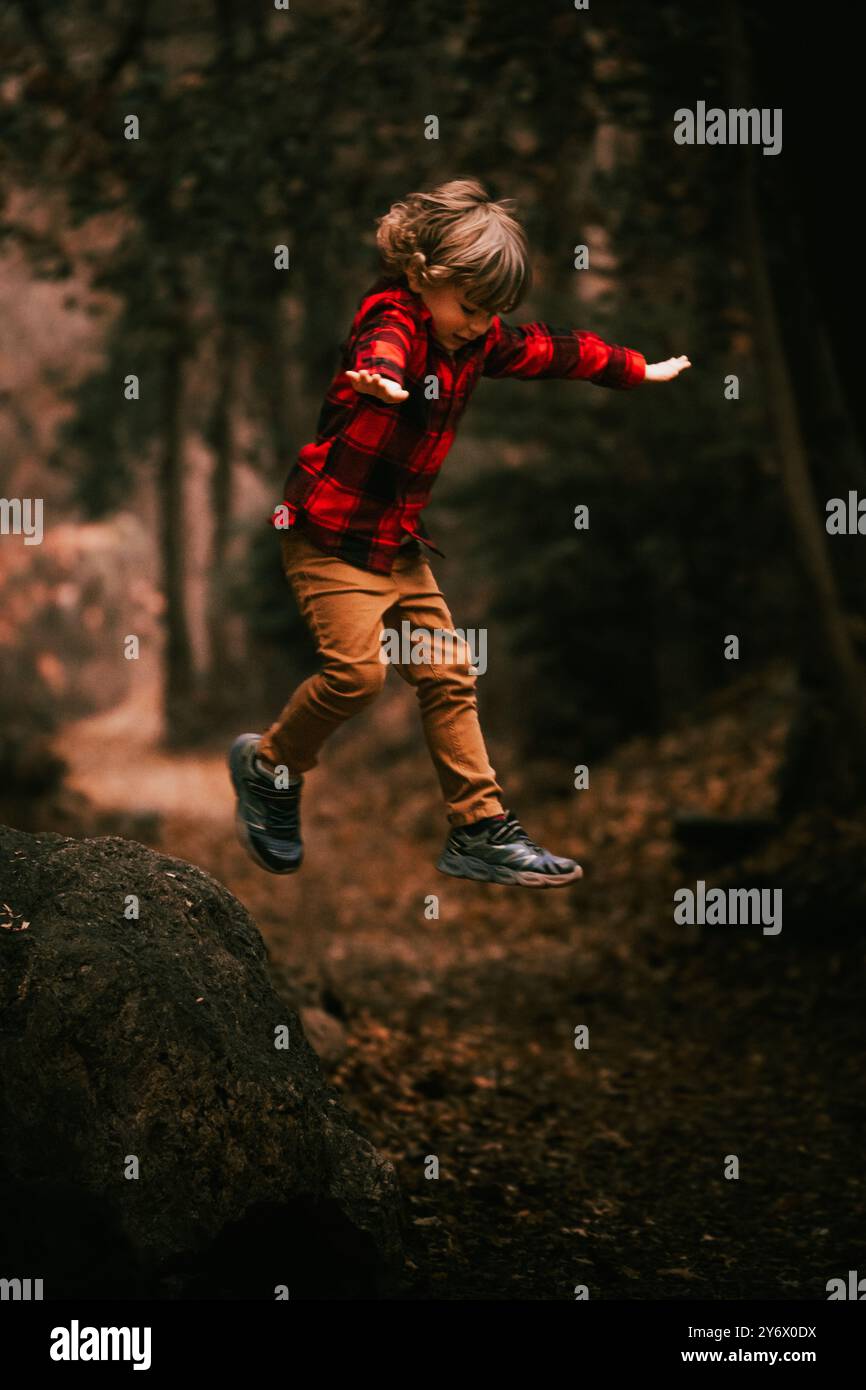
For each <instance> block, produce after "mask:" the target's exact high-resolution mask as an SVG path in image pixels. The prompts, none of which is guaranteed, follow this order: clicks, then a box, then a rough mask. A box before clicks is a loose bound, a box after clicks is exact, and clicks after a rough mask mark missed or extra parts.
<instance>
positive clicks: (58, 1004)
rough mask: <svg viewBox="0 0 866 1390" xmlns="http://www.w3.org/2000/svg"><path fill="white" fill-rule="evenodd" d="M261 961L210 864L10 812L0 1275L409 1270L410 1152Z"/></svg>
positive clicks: (283, 1280)
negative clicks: (405, 1167) (19, 824)
mask: <svg viewBox="0 0 866 1390" xmlns="http://www.w3.org/2000/svg"><path fill="white" fill-rule="evenodd" d="M129 895H134V896H135V897H136V898H137V899H138V904H139V917H138V919H137V920H136V919H134V918H128V917H126V916H125V915H124V913H125V909H126V907H127V902H128V898H129ZM266 965H267V955H266V951H265V946H264V943H263V941H262V938H261V936H260V935H259V933H258V931H257V930H256V927H255V924H254V923H253V921H252V919H251V918H250V917H249V915H248V913H247V912H246V911H245V909H244V908H243V907H242V906H241V904H240V903H239V902H238V901H237V900H236V899H235V898H233V897H232V896H231V894H230V893H228V892H227V891H226V890H225V889H224V888H223V887H221V886H220V884H218V883H217V882H215V880H214V879H212V878H211V877H210V876H209V875H208V874H206V873H204V872H203V871H202V870H201V869H198V868H196V867H194V866H193V865H191V864H187V863H184V862H183V861H182V860H179V859H170V858H167V857H166V856H164V855H159V854H155V853H153V852H152V851H151V850H148V849H145V848H144V847H143V846H142V845H140V844H137V843H135V842H134V841H129V840H122V839H118V838H116V837H107V838H104V839H93V840H75V839H70V838H67V837H65V836H60V835H38V836H31V835H27V834H24V833H23V832H21V831H16V830H10V829H7V828H5V827H2V826H0V1193H2V1206H0V1277H5V1278H15V1277H20V1278H28V1277H29V1278H42V1279H44V1281H45V1285H44V1287H45V1297H46V1298H52V1297H71V1296H76V1295H77V1296H84V1297H103V1296H111V1297H124V1296H126V1297H134V1296H138V1297H142V1296H150V1297H158V1298H159V1297H169V1298H170V1297H205V1298H207V1297H215V1298H219V1297H225V1298H261V1299H273V1298H274V1297H275V1293H274V1290H275V1288H276V1287H277V1286H280V1285H286V1286H287V1287H288V1292H289V1297H291V1298H298V1297H301V1298H303V1297H319V1298H329V1297H336V1298H352V1297H366V1298H369V1297H371V1296H372V1297H375V1296H387V1295H388V1294H389V1293H392V1292H394V1291H395V1290H396V1289H397V1288H398V1287H399V1274H400V1268H401V1230H402V1223H403V1214H402V1204H401V1201H400V1196H399V1192H398V1188H397V1182H396V1176H395V1173H394V1169H393V1167H392V1165H391V1164H390V1163H389V1162H387V1161H386V1160H385V1159H383V1158H382V1157H381V1156H380V1155H379V1154H377V1152H376V1150H375V1149H374V1147H373V1145H372V1143H371V1142H370V1140H369V1138H368V1136H367V1135H366V1133H365V1132H364V1130H363V1128H362V1127H361V1125H360V1124H359V1122H358V1121H357V1120H355V1119H354V1118H353V1117H352V1116H351V1115H349V1114H348V1113H347V1112H346V1110H345V1109H344V1107H343V1106H342V1104H341V1102H340V1098H339V1096H338V1095H337V1093H336V1092H335V1091H334V1090H333V1088H332V1087H330V1086H329V1085H328V1084H327V1082H326V1080H325V1078H324V1077H323V1075H322V1072H321V1069H320V1065H319V1060H318V1058H317V1056H316V1054H315V1052H314V1051H313V1049H312V1048H311V1046H310V1045H309V1043H308V1042H307V1040H306V1038H305V1037H304V1033H303V1030H302V1029H301V1027H300V1025H299V1022H298V1018H297V1015H296V1014H295V1013H294V1012H293V1011H292V1009H291V1008H290V1007H289V1005H288V1004H287V1002H286V1001H285V999H284V998H281V997H280V995H279V994H277V993H276V992H275V991H274V989H273V987H272V984H271V981H270V979H269V977H268V972H267V969H266ZM283 1027H285V1028H287V1029H288V1037H289V1046H288V1049H287V1050H281V1049H280V1048H278V1047H277V1046H275V1038H276V1037H277V1031H276V1030H279V1029H281V1028H283ZM136 1161H137V1166H138V1174H139V1175H138V1177H131V1176H128V1174H129V1173H131V1172H133V1171H134V1169H135V1163H136Z"/></svg>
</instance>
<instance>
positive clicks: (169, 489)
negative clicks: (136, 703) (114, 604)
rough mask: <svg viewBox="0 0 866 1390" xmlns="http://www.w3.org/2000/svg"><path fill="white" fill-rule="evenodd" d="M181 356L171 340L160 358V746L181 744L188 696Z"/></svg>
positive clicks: (178, 345) (190, 683)
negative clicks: (163, 638) (162, 649)
mask: <svg viewBox="0 0 866 1390" xmlns="http://www.w3.org/2000/svg"><path fill="white" fill-rule="evenodd" d="M184 357H185V351H184V347H183V344H182V342H181V341H180V332H178V336H177V339H176V340H175V341H173V342H171V343H169V345H168V346H167V348H166V350H165V352H164V354H163V358H162V383H161V385H162V419H163V433H162V439H161V448H160V459H159V474H158V488H159V543H160V558H161V562H162V587H163V593H164V594H165V602H166V610H165V632H166V641H165V663H164V671H163V703H164V713H165V735H166V742H168V743H169V744H171V743H179V742H182V741H183V739H184V736H185V733H186V730H187V728H188V723H189V714H190V704H191V699H192V694H193V689H192V687H193V670H192V654H191V649H190V640H189V622H188V618H187V610H186V587H185V582H184V576H185V567H184V545H185V541H186V527H185V524H184V497H183V372H184V368H183V363H184Z"/></svg>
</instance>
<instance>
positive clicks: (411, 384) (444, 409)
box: [270, 275, 646, 574]
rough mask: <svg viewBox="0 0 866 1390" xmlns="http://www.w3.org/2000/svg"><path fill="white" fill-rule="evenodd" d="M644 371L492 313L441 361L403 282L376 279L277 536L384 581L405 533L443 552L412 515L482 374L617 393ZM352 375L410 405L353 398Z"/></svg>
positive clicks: (426, 316) (637, 363)
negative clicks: (402, 394)
mask: <svg viewBox="0 0 866 1390" xmlns="http://www.w3.org/2000/svg"><path fill="white" fill-rule="evenodd" d="M645 367H646V361H645V359H644V357H643V354H642V353H640V352H635V351H633V350H632V349H631V348H625V347H614V346H611V345H610V344H609V343H605V342H602V340H601V338H598V337H596V335H595V334H594V333H585V332H582V331H581V330H579V329H575V328H552V327H550V326H549V325H548V324H545V323H522V324H518V325H516V326H514V327H512V326H511V325H509V324H507V323H503V321H502V319H501V318H500V317H499V315H495V316H494V318H493V321H492V323H491V325H490V327H489V328H488V330H487V332H486V333H484V334H482V335H481V337H479V338H476V339H474V341H472V342H471V343H467V344H466V346H465V347H463V348H460V349H459V350H458V351H457V352H455V353H450V352H448V351H447V350H446V349H445V348H444V347H442V346H441V345H440V344H439V343H438V342H437V341H436V339H435V338H434V336H433V331H432V315H431V313H430V310H429V309H428V308H427V306H426V304H425V303H424V301H423V299H422V298H421V296H420V295H418V294H415V293H413V291H412V290H410V289H409V286H408V283H407V281H406V277H405V276H402V275H401V276H399V277H398V278H394V277H386V276H383V277H382V278H380V279H379V280H377V281H376V283H375V284H374V285H372V286H371V287H370V289H369V290H367V292H366V293H365V294H364V295H363V296H362V298H361V300H360V302H359V306H358V311H357V313H356V314H355V317H354V320H353V321H352V327H351V329H350V331H349V336H348V338H347V339H346V341H345V342H344V343H343V344H342V346H341V360H340V367H339V370H338V371H337V374H336V375H335V377H334V378H333V380H332V382H331V385H330V386H329V388H328V392H327V395H326V396H325V400H324V402H323V404H322V409H321V412H320V415H319V421H318V425H317V428H316V437H315V441H314V442H313V443H311V444H305V445H304V447H303V448H302V449H301V451H300V453H299V455H298V458H297V460H296V461H295V463H294V464H293V465H292V468H291V470H290V471H289V475H288V477H287V478H286V482H285V487H284V493H283V497H284V500H283V502H282V503H281V504H278V505H277V506H276V507H275V508H274V512H273V514H272V516H271V517H270V521H271V523H272V525H274V526H275V527H276V528H277V529H278V530H286V529H288V528H289V527H291V526H298V527H299V528H300V529H301V530H303V531H304V532H305V533H306V534H307V536H308V537H309V539H310V540H311V541H313V543H314V544H315V545H317V546H318V547H319V548H320V549H321V550H325V551H328V552H330V553H331V554H334V555H338V556H340V558H341V559H344V560H347V561H348V562H349V564H352V565H357V566H358V567H359V568H361V569H366V570H371V571H373V572H374V573H376V574H390V573H391V567H392V565H393V563H394V559H395V557H396V555H397V552H398V548H399V546H400V543H401V540H403V539H405V538H406V536H407V535H409V536H415V537H416V538H417V539H418V540H420V541H422V542H423V544H424V545H426V546H428V547H429V549H431V550H435V552H436V554H437V555H444V552H443V551H441V550H439V548H438V547H437V546H435V545H434V544H433V542H432V540H431V539H430V537H429V536H428V534H427V531H426V529H425V527H424V522H423V519H422V517H421V516H420V512H421V511H422V509H423V508H424V507H425V506H426V505H427V502H428V500H429V497H430V491H431V488H432V487H433V484H434V482H435V481H436V476H437V474H438V472H439V469H440V468H441V467H442V464H443V462H444V460H445V456H446V455H447V453H448V450H449V449H450V448H451V444H452V441H453V439H454V435H455V433H456V430H457V425H458V422H459V420H460V417H461V416H462V414H463V412H464V410H465V409H466V405H467V402H468V401H469V397H470V396H471V395H472V392H473V391H474V389H475V386H476V384H477V382H478V378H479V377H480V376H489V377H521V378H527V379H533V378H539V379H544V378H550V377H568V378H572V379H574V380H585V381H590V382H592V383H593V385H595V386H610V387H614V388H617V389H625V388H627V387H632V386H637V385H638V384H639V383H640V382H641V381H643V379H644V371H645ZM361 368H367V370H369V371H375V372H380V373H381V375H382V376H386V377H389V378H390V380H391V381H396V382H399V384H400V385H401V386H402V387H403V389H404V390H406V391H408V392H409V395H408V397H407V398H406V400H404V401H396V402H391V403H388V402H385V401H380V400H377V399H376V398H375V397H374V396H369V395H365V394H362V393H360V392H358V391H356V390H355V388H354V387H353V385H352V383H351V381H350V380H349V378H348V377H347V376H346V371H347V369H348V370H351V371H359V370H360V369H361Z"/></svg>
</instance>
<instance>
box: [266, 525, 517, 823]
mask: <svg viewBox="0 0 866 1390" xmlns="http://www.w3.org/2000/svg"><path fill="white" fill-rule="evenodd" d="M280 546H281V549H282V555H283V570H284V572H285V574H286V578H287V579H288V581H289V583H290V584H291V586H292V589H293V591H294V594H295V598H296V599H297V602H298V607H299V608H300V610H301V613H302V615H303V617H304V620H305V621H306V623H307V625H308V627H309V629H310V631H311V633H312V635H313V638H314V640H315V643H316V647H317V649H318V652H319V656H320V657H321V658H322V663H323V664H322V667H321V670H319V671H317V672H316V674H315V675H313V676H310V677H309V679H308V680H305V681H304V682H303V683H302V684H301V685H299V686H298V688H297V690H296V691H295V693H294V694H293V695H292V697H291V699H290V700H289V702H288V704H287V705H286V707H285V709H284V710H283V712H282V714H281V715H280V717H279V719H277V721H276V722H275V723H274V724H272V725H271V727H270V728H269V729H268V731H267V733H265V734H264V735H263V737H262V740H261V744H260V746H259V753H260V755H261V757H262V758H263V759H264V760H265V762H269V763H271V764H273V765H277V764H285V766H286V767H287V768H288V769H289V771H290V772H296V773H297V772H306V771H307V770H308V769H309V768H311V767H315V766H316V765H317V762H318V759H317V756H316V755H317V753H318V751H319V749H320V748H321V746H322V744H323V743H324V742H325V739H326V738H327V737H328V735H329V734H331V733H333V731H334V729H336V728H338V727H339V725H341V724H342V723H344V721H345V720H347V719H350V718H351V716H352V715H353V714H357V713H358V711H359V710H362V709H364V708H365V707H366V706H367V705H369V704H370V703H371V702H372V701H373V700H374V699H375V698H376V696H377V695H378V694H379V691H380V690H381V689H382V686H383V685H384V683H385V677H386V676H387V674H388V664H386V663H384V662H383V661H381V660H380V651H381V650H382V648H381V642H380V633H381V631H382V628H383V627H388V628H393V629H395V630H396V631H397V632H398V633H399V632H400V631H401V624H402V623H403V622H405V621H407V620H408V622H409V623H410V624H411V629H412V630H416V629H422V630H433V629H438V630H439V631H440V632H448V633H453V631H454V625H453V621H452V618H451V614H450V613H449V611H448V606H447V604H446V602H445V599H444V598H443V596H442V594H441V593H440V591H439V586H438V585H437V583H436V580H435V578H434V576H433V572H432V570H431V569H430V566H429V564H428V563H427V560H426V559H425V557H424V555H423V554H422V553H421V550H420V546H419V545H418V543H417V542H413V543H410V544H409V545H405V546H402V547H401V549H400V551H399V552H398V554H397V558H396V560H395V562H394V567H393V570H392V572H391V574H390V575H387V574H373V573H371V572H370V571H368V570H363V569H359V568H358V567H357V566H356V565H350V564H347V563H346V561H345V560H341V559H340V558H339V557H337V556H334V555H329V554H327V553H326V552H325V551H322V550H319V548H318V547H317V546H315V545H314V544H313V543H312V541H310V540H309V539H308V538H307V537H306V536H305V535H304V534H303V532H301V531H298V530H292V531H289V532H286V533H284V534H282V535H281V536H280ZM444 650H445V653H446V658H445V660H444V661H443V663H442V664H441V665H436V664H433V662H434V661H435V659H436V658H437V656H440V655H441V654H442V649H441V648H440V650H439V651H438V652H437V650H436V647H435V646H434V647H433V648H432V650H431V652H430V653H429V654H430V655H431V656H432V657H433V661H430V662H426V663H425V662H422V663H421V664H415V663H414V662H413V663H408V662H407V663H405V664H402V663H401V664H398V663H397V662H396V661H394V662H391V663H390V664H392V665H394V666H395V669H396V670H397V672H398V673H399V675H400V676H402V678H403V680H405V681H406V682H407V683H408V684H409V685H411V686H414V688H415V693H416V695H417V696H418V706H419V709H420V713H421V722H422V726H423V730H424V737H425V740H426V743H427V747H428V748H429V750H430V755H431V757H432V759H433V765H434V767H435V769H436V775H437V776H438V778H439V784H440V786H441V788H442V794H443V796H444V798H445V805H446V810H447V817H448V821H449V823H450V824H451V825H468V824H470V823H471V822H472V821H476V820H480V819H481V818H482V817H484V816H497V815H500V814H501V813H502V811H503V805H502V801H501V800H500V798H501V796H502V788H501V787H500V785H499V783H498V782H497V780H496V773H495V771H494V769H493V768H492V767H491V766H490V760H489V758H488V756H487V749H486V747H485V745H484V737H483V735H482V733H481V727H480V725H479V722H478V707H477V701H476V694H475V682H476V679H477V676H476V673H475V672H474V671H471V670H470V669H469V665H470V663H471V661H472V654H471V652H470V650H469V647H468V646H467V644H466V642H465V641H463V640H462V639H461V638H457V637H456V635H455V638H454V648H453V651H452V652H448V648H447V646H446V647H445V648H444ZM401 654H402V653H401Z"/></svg>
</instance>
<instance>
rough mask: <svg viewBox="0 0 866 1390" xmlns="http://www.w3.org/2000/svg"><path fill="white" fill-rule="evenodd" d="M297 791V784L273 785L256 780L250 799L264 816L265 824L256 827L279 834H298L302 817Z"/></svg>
mask: <svg viewBox="0 0 866 1390" xmlns="http://www.w3.org/2000/svg"><path fill="white" fill-rule="evenodd" d="M297 791H298V788H297V786H291V787H271V786H265V785H263V784H262V783H261V782H256V783H255V785H254V786H252V787H251V788H250V801H251V802H252V804H253V807H254V809H255V810H256V812H257V813H258V815H260V816H261V817H262V818H263V824H261V825H259V826H257V827H256V828H257V829H259V830H267V831H269V832H270V831H274V832H275V833H276V834H277V835H283V834H286V833H287V834H288V835H289V836H291V837H294V836H295V835H297V833H298V828H299V819H300V818H299V815H298V809H299V808H298V796H297Z"/></svg>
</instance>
